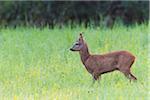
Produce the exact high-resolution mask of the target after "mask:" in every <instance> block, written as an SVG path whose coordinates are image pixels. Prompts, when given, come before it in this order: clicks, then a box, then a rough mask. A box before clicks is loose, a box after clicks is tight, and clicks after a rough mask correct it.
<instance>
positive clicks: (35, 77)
mask: <svg viewBox="0 0 150 100" xmlns="http://www.w3.org/2000/svg"><path fill="white" fill-rule="evenodd" d="M80 32H84V34H83V35H84V39H85V41H86V42H87V44H88V47H89V50H90V53H91V54H103V53H108V52H111V51H115V50H127V51H130V52H131V53H132V54H134V55H135V56H136V61H135V63H134V64H133V66H132V68H131V70H132V72H133V74H134V75H135V76H136V77H137V79H138V80H137V81H136V82H131V83H130V82H129V80H128V79H127V78H126V77H125V76H124V75H123V74H122V73H120V72H118V71H114V72H112V73H108V74H104V75H102V77H101V81H100V83H98V82H96V83H95V84H94V86H91V84H92V77H91V75H90V74H89V73H88V72H87V71H86V69H85V68H84V66H83V65H82V63H81V61H80V56H79V54H78V53H77V52H76V53H75V52H71V51H70V50H69V48H70V47H71V46H72V45H73V43H74V42H75V41H76V40H77V38H78V36H79V33H80ZM149 64H150V63H149V62H148V25H146V24H141V25H133V26H130V27H125V26H123V25H115V27H114V28H113V29H108V28H104V27H97V28H90V27H89V28H87V29H86V28H84V27H82V26H77V27H76V28H73V29H71V28H70V27H63V28H61V29H59V28H57V27H55V28H54V29H49V28H48V27H45V28H43V29H40V28H35V27H17V28H1V29H0V100H148V97H149V94H148V91H149V89H150V88H149V84H148V83H149V81H150V79H149V78H148V69H149V67H148V65H149Z"/></svg>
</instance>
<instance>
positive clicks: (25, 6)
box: [0, 0, 149, 28]
mask: <svg viewBox="0 0 150 100" xmlns="http://www.w3.org/2000/svg"><path fill="white" fill-rule="evenodd" d="M148 19H149V1H148V0H147V1H142V0H141V1H36V2H34V1H26V2H24V1H20V2H18V1H1V2H0V25H1V26H14V27H15V26H17V25H23V26H26V25H30V26H33V25H34V26H40V27H41V26H49V27H50V28H53V27H54V26H55V25H58V26H59V27H60V28H61V27H62V26H64V25H71V27H75V26H76V25H77V24H79V25H81V24H83V25H84V26H85V27H88V26H89V25H92V26H99V25H105V26H107V27H110V28H112V27H113V25H114V23H115V22H116V21H117V22H121V23H123V24H124V25H131V24H133V23H138V24H141V23H143V22H147V23H148Z"/></svg>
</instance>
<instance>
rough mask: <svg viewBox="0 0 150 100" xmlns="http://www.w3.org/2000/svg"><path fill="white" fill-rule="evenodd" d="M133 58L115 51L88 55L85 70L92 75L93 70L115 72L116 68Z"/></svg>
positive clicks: (125, 52) (128, 54)
mask: <svg viewBox="0 0 150 100" xmlns="http://www.w3.org/2000/svg"><path fill="white" fill-rule="evenodd" d="M134 59H135V57H134V56H133V55H132V54H131V53H129V52H127V51H116V52H111V53H107V54H103V55H90V57H89V58H88V59H87V61H86V63H85V67H86V69H87V70H88V71H89V72H90V73H92V72H93V71H94V70H100V69H106V70H115V69H116V68H117V66H119V65H120V66H121V65H125V64H128V63H129V62H130V60H134Z"/></svg>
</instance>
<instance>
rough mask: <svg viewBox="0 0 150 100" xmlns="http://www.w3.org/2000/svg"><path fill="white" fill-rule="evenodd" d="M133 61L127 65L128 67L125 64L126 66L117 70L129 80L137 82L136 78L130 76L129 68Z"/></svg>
mask: <svg viewBox="0 0 150 100" xmlns="http://www.w3.org/2000/svg"><path fill="white" fill-rule="evenodd" d="M133 62H134V61H132V62H131V63H129V64H128V65H127V64H126V66H124V67H120V68H119V70H120V71H121V72H122V73H123V74H124V75H125V76H126V77H127V78H128V79H130V81H131V80H137V78H136V77H135V76H134V75H133V74H131V71H130V68H131V66H132V64H133Z"/></svg>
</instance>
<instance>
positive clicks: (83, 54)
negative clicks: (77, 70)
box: [79, 44, 90, 64]
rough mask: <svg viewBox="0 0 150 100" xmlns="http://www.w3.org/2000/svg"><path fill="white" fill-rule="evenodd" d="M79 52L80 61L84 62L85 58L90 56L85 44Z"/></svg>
mask: <svg viewBox="0 0 150 100" xmlns="http://www.w3.org/2000/svg"><path fill="white" fill-rule="evenodd" d="M79 53H80V57H81V60H82V63H83V64H85V62H86V60H87V59H88V58H89V56H90V53H89V50H88V47H87V44H85V45H84V47H83V48H82V49H81V50H80V52H79Z"/></svg>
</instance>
